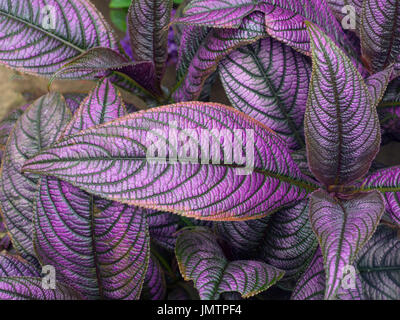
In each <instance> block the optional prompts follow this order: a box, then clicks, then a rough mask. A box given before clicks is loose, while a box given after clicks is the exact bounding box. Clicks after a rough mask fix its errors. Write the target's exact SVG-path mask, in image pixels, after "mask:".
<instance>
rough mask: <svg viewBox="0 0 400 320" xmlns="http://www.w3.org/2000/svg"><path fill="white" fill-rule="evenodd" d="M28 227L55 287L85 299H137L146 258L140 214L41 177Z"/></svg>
mask: <svg viewBox="0 0 400 320" xmlns="http://www.w3.org/2000/svg"><path fill="white" fill-rule="evenodd" d="M34 223H35V230H36V233H35V238H34V244H35V248H36V252H37V255H38V258H39V260H40V261H41V262H42V264H48V265H53V266H54V267H55V268H56V271H57V276H58V279H59V280H60V281H62V282H65V283H68V284H69V285H70V286H71V287H72V288H74V289H75V290H76V291H78V292H80V293H81V294H82V295H84V296H85V297H88V298H103V299H104V298H105V299H138V298H139V296H140V292H141V287H142V283H143V280H144V277H145V271H146V268H147V263H148V257H149V235H148V229H147V228H148V226H147V218H146V214H145V213H144V212H143V210H140V209H137V208H134V207H129V206H126V205H123V204H119V203H116V202H109V201H106V200H99V199H96V198H94V197H93V196H92V195H89V194H87V193H85V192H84V191H81V190H80V189H78V188H76V187H74V186H72V185H70V184H68V183H65V182H62V181H60V180H58V179H56V178H53V177H44V178H42V180H41V182H40V189H39V193H38V198H37V207H36V214H35V222H34Z"/></svg>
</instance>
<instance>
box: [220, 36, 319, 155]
mask: <svg viewBox="0 0 400 320" xmlns="http://www.w3.org/2000/svg"><path fill="white" fill-rule="evenodd" d="M219 73H220V77H221V81H222V83H223V85H224V88H225V92H226V93H227V96H228V98H229V100H230V102H231V103H232V105H233V106H234V107H235V108H237V109H239V110H240V111H242V112H244V113H246V114H247V115H249V116H250V117H252V118H254V119H256V120H258V121H260V122H262V123H264V124H265V125H267V126H268V127H270V128H271V129H272V130H274V131H275V132H277V133H279V134H280V135H281V136H282V138H283V139H284V140H285V141H286V142H287V144H288V146H289V147H290V148H291V149H298V148H300V147H303V146H304V145H305V144H304V132H303V123H304V113H305V109H306V103H307V96H308V85H309V78H310V74H311V65H310V63H309V61H308V60H307V58H306V57H305V56H303V55H301V54H300V53H298V52H296V51H294V50H293V49H292V48H290V47H288V46H286V45H284V44H282V43H280V42H278V41H276V40H274V39H272V38H270V37H269V38H267V39H263V40H260V41H258V42H257V43H255V44H253V45H248V46H244V47H241V48H239V49H237V50H235V51H234V52H232V53H231V54H229V55H228V56H227V57H226V58H225V59H224V60H222V61H221V63H220V66H219Z"/></svg>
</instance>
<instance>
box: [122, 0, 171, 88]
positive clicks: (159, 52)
mask: <svg viewBox="0 0 400 320" xmlns="http://www.w3.org/2000/svg"><path fill="white" fill-rule="evenodd" d="M171 8H172V1H169V0H153V1H148V0H135V1H133V2H132V4H131V6H130V8H129V12H128V28H129V37H130V43H131V48H132V54H133V58H134V59H135V61H151V62H152V63H153V65H154V69H153V70H154V71H155V77H154V78H155V79H156V81H157V84H156V85H160V83H161V80H162V78H163V75H164V73H165V69H166V61H167V57H168V50H167V41H168V29H167V28H166V27H167V26H168V23H169V22H170V19H171Z"/></svg>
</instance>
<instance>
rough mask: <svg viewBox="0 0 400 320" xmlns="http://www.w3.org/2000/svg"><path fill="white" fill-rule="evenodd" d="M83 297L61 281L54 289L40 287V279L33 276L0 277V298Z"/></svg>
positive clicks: (42, 298) (74, 298) (79, 298)
mask: <svg viewBox="0 0 400 320" xmlns="http://www.w3.org/2000/svg"><path fill="white" fill-rule="evenodd" d="M82 299H83V297H82V296H81V295H79V294H78V293H77V292H75V291H74V290H73V289H71V288H70V287H68V286H66V285H65V284H63V283H61V282H57V283H56V289H55V290H46V289H43V288H42V279H41V278H34V277H7V278H0V300H82Z"/></svg>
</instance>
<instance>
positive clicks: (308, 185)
mask: <svg viewBox="0 0 400 320" xmlns="http://www.w3.org/2000/svg"><path fill="white" fill-rule="evenodd" d="M105 160H108V161H148V160H151V161H154V162H156V161H157V160H159V161H158V162H163V163H165V162H166V163H168V164H169V165H171V164H172V165H173V164H176V163H194V164H201V165H211V166H222V167H226V168H233V169H240V168H242V169H243V168H246V167H245V166H241V165H236V164H225V163H218V164H215V163H212V160H210V163H199V159H190V158H187V159H184V160H185V162H182V161H181V160H182V159H179V161H178V162H171V163H170V162H169V159H161V158H149V157H146V156H143V157H113V158H106V157H85V158H79V159H65V158H63V159H52V160H51V161H50V162H51V163H59V162H77V161H79V162H81V161H83V162H84V161H105ZM45 163H46V164H48V163H49V161H46V160H43V161H35V162H34V163H33V164H34V165H38V164H45ZM33 164H32V165H33ZM22 171H23V172H24V171H26V172H32V173H37V174H43V175H47V174H49V173H48V172H43V171H41V170H35V169H24V168H23V169H22ZM252 171H253V172H256V173H260V174H262V175H264V176H268V177H271V178H276V179H278V180H280V181H283V182H286V183H289V184H291V185H294V186H297V187H300V188H302V189H304V190H306V191H307V192H308V193H310V192H313V191H315V190H317V189H318V188H319V186H318V185H316V184H314V183H312V182H311V181H305V180H297V179H294V178H291V177H290V176H286V175H282V174H279V173H274V172H272V171H270V170H263V169H259V168H252ZM52 174H57V173H56V172H53V173H52Z"/></svg>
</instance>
